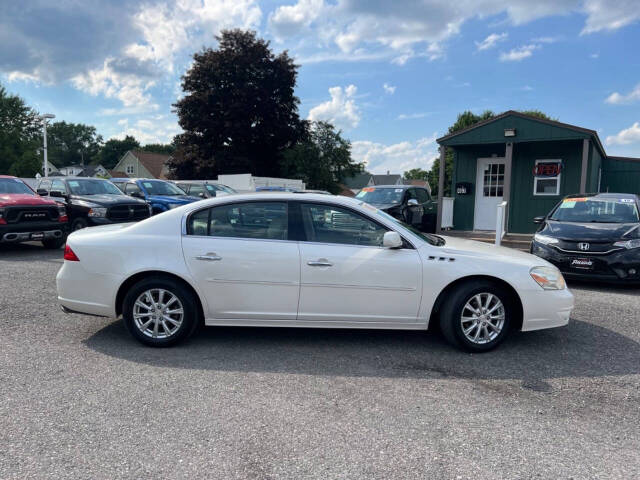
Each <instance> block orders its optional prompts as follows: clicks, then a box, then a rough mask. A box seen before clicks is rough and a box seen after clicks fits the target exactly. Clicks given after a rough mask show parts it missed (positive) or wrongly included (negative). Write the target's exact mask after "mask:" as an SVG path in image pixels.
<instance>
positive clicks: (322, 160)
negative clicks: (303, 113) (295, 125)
mask: <svg viewBox="0 0 640 480" xmlns="http://www.w3.org/2000/svg"><path fill="white" fill-rule="evenodd" d="M363 170H364V165H363V164H361V163H355V162H353V160H352V159H351V142H349V140H346V139H344V138H342V135H341V132H340V131H336V130H335V128H334V126H333V125H331V124H330V123H327V122H312V123H310V124H308V127H307V129H306V133H305V135H304V137H303V138H302V139H301V140H300V141H299V142H298V143H297V144H296V145H294V146H293V147H292V148H290V149H288V150H287V151H285V153H284V157H283V159H282V162H281V172H282V174H283V175H284V176H286V177H293V178H300V179H302V180H303V181H304V182H305V184H306V186H307V188H309V189H316V190H327V191H329V192H331V193H334V194H335V193H340V191H341V189H342V187H341V186H340V184H341V183H342V182H343V181H344V179H345V178H347V177H352V176H354V175H356V174H358V173H360V172H362V171H363Z"/></svg>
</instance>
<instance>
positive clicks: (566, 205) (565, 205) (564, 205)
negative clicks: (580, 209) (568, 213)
mask: <svg viewBox="0 0 640 480" xmlns="http://www.w3.org/2000/svg"><path fill="white" fill-rule="evenodd" d="M575 206H576V202H568V201H566V200H565V201H564V202H562V204H561V205H560V208H573V207H575Z"/></svg>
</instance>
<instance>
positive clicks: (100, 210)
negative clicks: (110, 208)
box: [89, 207, 107, 218]
mask: <svg viewBox="0 0 640 480" xmlns="http://www.w3.org/2000/svg"><path fill="white" fill-rule="evenodd" d="M89 216H90V217H100V218H101V217H106V216H107V209H106V208H104V207H96V208H92V209H90V210H89Z"/></svg>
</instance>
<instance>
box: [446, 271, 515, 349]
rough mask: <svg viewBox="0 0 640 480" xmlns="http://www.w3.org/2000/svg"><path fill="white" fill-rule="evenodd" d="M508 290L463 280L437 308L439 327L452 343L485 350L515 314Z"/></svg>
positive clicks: (495, 342)
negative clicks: (438, 310) (438, 311)
mask: <svg viewBox="0 0 640 480" xmlns="http://www.w3.org/2000/svg"><path fill="white" fill-rule="evenodd" d="M515 312H516V309H515V302H514V299H513V296H512V294H511V292H509V291H508V290H507V289H505V288H504V287H502V286H500V285H498V284H496V283H493V282H489V281H484V280H483V281H480V282H465V283H462V284H460V285H458V286H457V287H456V288H455V289H454V290H453V291H452V292H451V294H450V295H449V297H448V299H447V300H446V301H445V303H444V305H443V307H442V309H441V311H440V329H441V330H442V333H443V335H444V336H445V338H446V339H447V340H448V341H449V342H450V343H452V344H453V345H455V346H457V347H460V348H463V349H465V350H467V351H470V352H486V351H488V350H491V349H493V348H495V347H497V346H498V344H499V343H500V342H502V340H504V338H505V336H506V334H507V332H508V331H509V327H510V325H511V323H512V320H513V317H514V315H515Z"/></svg>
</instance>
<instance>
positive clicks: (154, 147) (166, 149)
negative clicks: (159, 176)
mask: <svg viewBox="0 0 640 480" xmlns="http://www.w3.org/2000/svg"><path fill="white" fill-rule="evenodd" d="M140 150H142V151H143V152H153V153H162V154H164V155H173V153H174V152H175V151H176V146H175V145H174V144H173V143H147V144H146V145H143V146H142V147H141V148H140Z"/></svg>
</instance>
